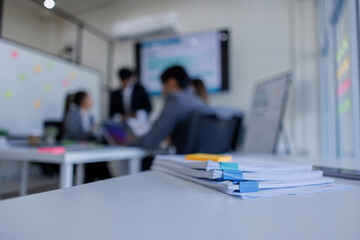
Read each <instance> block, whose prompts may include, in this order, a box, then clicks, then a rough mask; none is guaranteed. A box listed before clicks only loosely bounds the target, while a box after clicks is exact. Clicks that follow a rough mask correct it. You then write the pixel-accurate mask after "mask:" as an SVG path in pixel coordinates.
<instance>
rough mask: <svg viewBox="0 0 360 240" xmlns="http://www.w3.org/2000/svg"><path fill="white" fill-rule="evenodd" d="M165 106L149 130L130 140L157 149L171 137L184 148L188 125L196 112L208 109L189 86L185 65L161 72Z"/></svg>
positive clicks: (177, 146) (135, 143) (174, 142)
mask: <svg viewBox="0 0 360 240" xmlns="http://www.w3.org/2000/svg"><path fill="white" fill-rule="evenodd" d="M161 81H162V85H163V93H164V95H165V106H164V108H163V110H162V112H161V114H160V117H159V118H158V119H157V120H156V122H155V123H154V125H153V127H152V129H151V130H150V132H149V133H148V134H147V135H145V136H144V137H142V138H140V139H138V140H136V141H135V142H133V143H131V144H130V145H132V146H138V147H142V148H145V149H157V148H158V146H159V143H160V142H161V141H162V140H164V139H165V138H167V137H170V138H171V140H172V144H173V145H174V146H175V147H176V148H177V149H179V148H181V147H182V146H183V145H184V142H185V141H186V135H185V132H186V127H187V125H188V122H189V120H190V115H191V113H192V112H193V111H195V110H198V109H202V108H207V105H206V103H205V102H204V101H203V100H202V99H200V98H199V97H197V96H196V95H195V94H194V93H193V92H192V91H190V90H189V89H188V86H189V84H190V78H189V76H188V74H187V73H186V71H185V70H184V68H182V67H181V66H173V67H170V68H168V69H166V70H165V71H164V73H163V74H162V75H161Z"/></svg>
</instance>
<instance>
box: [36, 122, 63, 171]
mask: <svg viewBox="0 0 360 240" xmlns="http://www.w3.org/2000/svg"><path fill="white" fill-rule="evenodd" d="M47 131H54V134H55V140H56V142H60V141H61V137H62V136H61V135H62V122H60V121H44V133H45V134H46V132H47ZM38 165H39V166H40V168H41V172H42V173H43V174H44V175H46V176H49V177H54V176H58V175H59V165H58V164H50V163H38Z"/></svg>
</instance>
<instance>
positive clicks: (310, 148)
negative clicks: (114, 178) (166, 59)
mask: <svg viewBox="0 0 360 240" xmlns="http://www.w3.org/2000/svg"><path fill="white" fill-rule="evenodd" d="M171 10H175V11H177V12H178V13H179V14H180V17H181V25H182V32H183V33H187V32H195V31H202V30H206V29H218V28H228V29H230V31H231V56H230V62H231V66H230V78H231V90H230V91H229V92H227V93H220V94H216V95H213V96H211V103H212V104H213V105H220V106H231V107H235V108H240V109H243V110H247V109H249V106H250V101H251V97H252V92H253V88H254V83H255V82H256V81H257V80H260V79H263V78H266V77H268V76H271V75H273V74H276V73H279V72H282V71H285V70H289V69H293V71H294V77H295V79H294V88H293V93H292V95H291V97H290V102H289V106H288V111H287V114H286V120H285V124H286V126H285V127H286V129H287V132H288V135H289V137H290V140H291V145H292V148H293V150H294V152H295V153H301V154H310V155H313V156H314V155H315V156H316V155H318V154H319V152H320V149H319V148H320V143H319V142H320V139H319V132H320V130H319V97H318V96H319V87H318V66H317V58H318V49H317V29H316V25H317V23H316V1H315V0H271V1H268V0H252V1H247V0H226V1H219V0H182V1H169V0H152V1H149V0H138V1H133V0H122V1H119V3H118V4H117V5H114V6H111V7H110V8H103V9H97V10H96V11H92V12H86V13H79V14H78V16H79V17H80V18H82V19H83V20H85V21H86V22H88V23H90V24H92V25H94V26H96V27H98V28H100V29H102V30H103V31H106V32H108V33H111V27H112V25H113V24H114V23H115V22H117V21H122V20H125V19H129V18H136V17H142V16H144V15H148V14H157V13H161V12H166V11H171ZM89 57H90V56H89ZM134 62H135V59H134V51H133V42H122V43H118V44H117V46H116V53H115V68H117V67H119V66H123V65H126V66H134ZM116 84H117V83H116V78H115V72H114V80H113V86H116ZM153 102H154V103H155V110H156V111H155V112H156V113H158V112H159V110H160V109H161V103H162V101H161V99H154V101H153ZM155 115H156V114H155Z"/></svg>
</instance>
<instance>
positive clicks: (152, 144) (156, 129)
mask: <svg viewBox="0 0 360 240" xmlns="http://www.w3.org/2000/svg"><path fill="white" fill-rule="evenodd" d="M178 105H179V104H178V101H177V99H176V98H175V97H174V96H168V97H167V100H166V104H165V107H164V110H163V111H162V113H161V114H160V117H159V118H158V120H157V121H156V122H155V123H154V125H153V127H152V129H151V131H150V132H149V133H148V134H147V135H145V136H144V137H142V138H140V139H138V140H136V141H134V142H132V143H130V145H131V146H138V147H142V148H146V149H156V148H157V147H158V146H159V143H160V142H161V141H162V140H164V139H165V138H166V137H168V136H170V135H171V133H172V132H173V131H174V130H175V128H176V127H177V125H178V124H179V121H180V117H181V115H180V114H181V113H179V111H178Z"/></svg>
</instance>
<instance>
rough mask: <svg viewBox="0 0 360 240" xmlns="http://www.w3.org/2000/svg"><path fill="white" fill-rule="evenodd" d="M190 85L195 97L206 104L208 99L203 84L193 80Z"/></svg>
mask: <svg viewBox="0 0 360 240" xmlns="http://www.w3.org/2000/svg"><path fill="white" fill-rule="evenodd" d="M191 85H193V86H194V88H195V92H196V95H197V96H198V97H200V98H201V99H203V100H204V101H205V102H208V100H209V99H208V94H207V91H206V87H205V84H204V82H203V81H202V80H201V79H199V78H195V79H193V80H191Z"/></svg>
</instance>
